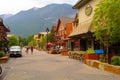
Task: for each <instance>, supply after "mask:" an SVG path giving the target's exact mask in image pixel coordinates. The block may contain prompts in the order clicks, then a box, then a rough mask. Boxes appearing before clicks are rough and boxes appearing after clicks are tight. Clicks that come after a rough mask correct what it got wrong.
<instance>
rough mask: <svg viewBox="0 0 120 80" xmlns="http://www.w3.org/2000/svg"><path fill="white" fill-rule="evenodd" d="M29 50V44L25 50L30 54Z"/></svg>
mask: <svg viewBox="0 0 120 80" xmlns="http://www.w3.org/2000/svg"><path fill="white" fill-rule="evenodd" d="M28 51H29V47H28V46H27V47H26V51H25V52H26V53H27V54H28Z"/></svg>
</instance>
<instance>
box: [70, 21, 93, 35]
mask: <svg viewBox="0 0 120 80" xmlns="http://www.w3.org/2000/svg"><path fill="white" fill-rule="evenodd" d="M90 29H91V22H87V23H83V24H79V25H78V27H77V28H75V29H74V30H73V31H72V32H71V33H70V35H69V36H68V37H73V36H77V35H80V34H86V33H88V32H91V30H90Z"/></svg>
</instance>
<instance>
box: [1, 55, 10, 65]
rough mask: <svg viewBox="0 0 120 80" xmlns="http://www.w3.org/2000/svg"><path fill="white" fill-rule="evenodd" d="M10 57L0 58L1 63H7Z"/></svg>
mask: <svg viewBox="0 0 120 80" xmlns="http://www.w3.org/2000/svg"><path fill="white" fill-rule="evenodd" d="M8 59H9V56H3V57H1V58H0V63H5V62H7V61H8Z"/></svg>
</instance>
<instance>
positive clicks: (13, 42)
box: [9, 36, 18, 46]
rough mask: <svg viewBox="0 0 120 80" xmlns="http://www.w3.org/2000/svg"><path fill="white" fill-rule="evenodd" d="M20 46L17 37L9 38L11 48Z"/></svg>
mask: <svg viewBox="0 0 120 80" xmlns="http://www.w3.org/2000/svg"><path fill="white" fill-rule="evenodd" d="M17 45H18V39H17V37H16V36H12V37H10V38H9V46H17Z"/></svg>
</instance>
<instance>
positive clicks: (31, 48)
mask: <svg viewBox="0 0 120 80" xmlns="http://www.w3.org/2000/svg"><path fill="white" fill-rule="evenodd" d="M33 49H34V47H33V46H31V47H30V50H31V54H33Z"/></svg>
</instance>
